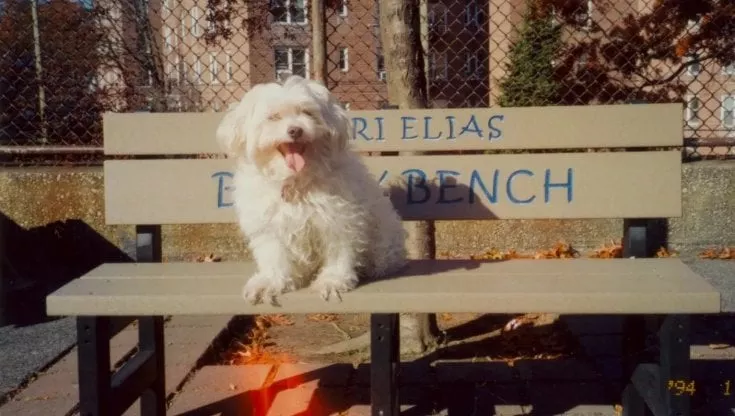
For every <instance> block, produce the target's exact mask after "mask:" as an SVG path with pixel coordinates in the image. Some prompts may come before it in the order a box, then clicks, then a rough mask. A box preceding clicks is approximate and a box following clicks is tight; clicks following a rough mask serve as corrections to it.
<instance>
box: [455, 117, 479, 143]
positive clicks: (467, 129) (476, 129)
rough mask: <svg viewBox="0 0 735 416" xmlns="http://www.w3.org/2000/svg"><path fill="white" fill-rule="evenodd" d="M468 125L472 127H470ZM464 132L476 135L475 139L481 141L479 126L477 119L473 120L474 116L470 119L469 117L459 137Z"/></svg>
mask: <svg viewBox="0 0 735 416" xmlns="http://www.w3.org/2000/svg"><path fill="white" fill-rule="evenodd" d="M470 125H471V126H472V127H470ZM465 132H472V133H476V134H477V137H479V138H481V139H482V130H481V129H480V125H478V124H477V119H476V118H475V115H474V114H473V115H472V117H470V121H468V122H467V124H465V126H464V127H462V131H461V132H460V133H459V135H460V136H461V135H463V134H464V133H465Z"/></svg>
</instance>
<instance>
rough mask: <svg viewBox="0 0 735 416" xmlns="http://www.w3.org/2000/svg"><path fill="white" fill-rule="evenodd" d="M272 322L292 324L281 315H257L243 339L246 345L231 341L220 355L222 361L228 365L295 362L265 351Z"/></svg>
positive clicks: (287, 356)
mask: <svg viewBox="0 0 735 416" xmlns="http://www.w3.org/2000/svg"><path fill="white" fill-rule="evenodd" d="M274 322H279V324H283V323H285V324H286V325H291V324H293V321H290V320H288V318H286V317H285V316H284V315H281V314H277V315H258V316H257V317H255V322H254V324H253V327H252V328H251V329H250V332H248V334H247V336H246V337H245V338H246V340H247V344H246V343H243V342H242V341H240V340H238V339H233V340H232V341H231V342H230V345H229V348H227V350H226V351H225V352H224V353H223V354H222V355H223V357H222V358H223V359H224V361H225V362H226V363H227V364H229V365H242V364H275V363H292V362H295V360H294V359H293V358H292V357H291V356H289V355H288V354H286V353H281V352H274V351H269V350H268V349H266V346H265V342H266V339H267V338H268V327H269V326H271V325H274ZM288 322H290V323H288ZM276 325H278V324H276Z"/></svg>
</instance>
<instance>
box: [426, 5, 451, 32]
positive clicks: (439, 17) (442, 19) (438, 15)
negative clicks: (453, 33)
mask: <svg viewBox="0 0 735 416" xmlns="http://www.w3.org/2000/svg"><path fill="white" fill-rule="evenodd" d="M447 25H448V23H447V9H445V8H444V7H443V6H441V5H434V6H432V7H431V10H429V30H431V31H432V32H434V33H436V34H439V35H441V34H444V33H445V32H446V31H447Z"/></svg>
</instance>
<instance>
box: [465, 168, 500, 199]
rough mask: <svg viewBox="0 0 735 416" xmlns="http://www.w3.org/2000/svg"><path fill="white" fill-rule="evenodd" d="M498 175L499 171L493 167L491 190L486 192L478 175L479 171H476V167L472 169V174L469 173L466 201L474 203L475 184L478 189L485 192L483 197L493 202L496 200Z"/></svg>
mask: <svg viewBox="0 0 735 416" xmlns="http://www.w3.org/2000/svg"><path fill="white" fill-rule="evenodd" d="M499 176H500V171H498V170H497V169H495V173H494V174H493V192H492V193H490V192H488V190H487V188H486V187H485V184H484V183H483V182H482V178H481V177H480V173H479V172H477V170H476V169H473V170H472V174H471V175H470V196H469V198H468V201H469V203H470V204H474V203H475V186H479V187H480V189H482V192H483V193H484V194H485V197H486V198H487V199H488V201H490V203H492V204H494V203H496V202H498V177H499Z"/></svg>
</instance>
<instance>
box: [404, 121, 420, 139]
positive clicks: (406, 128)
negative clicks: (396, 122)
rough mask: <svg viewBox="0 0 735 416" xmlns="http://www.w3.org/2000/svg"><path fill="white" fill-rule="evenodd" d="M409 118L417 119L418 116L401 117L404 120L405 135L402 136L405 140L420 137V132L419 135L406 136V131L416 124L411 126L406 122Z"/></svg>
mask: <svg viewBox="0 0 735 416" xmlns="http://www.w3.org/2000/svg"><path fill="white" fill-rule="evenodd" d="M409 120H410V121H416V117H408V116H403V117H401V121H402V122H403V137H402V139H403V140H410V139H415V138H417V137H419V136H418V134H417V135H414V136H411V137H408V136H406V132H407V131H408V129H409V128H411V129H412V128H414V126H409V125H408V124H407V123H406V122H407V121H409Z"/></svg>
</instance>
